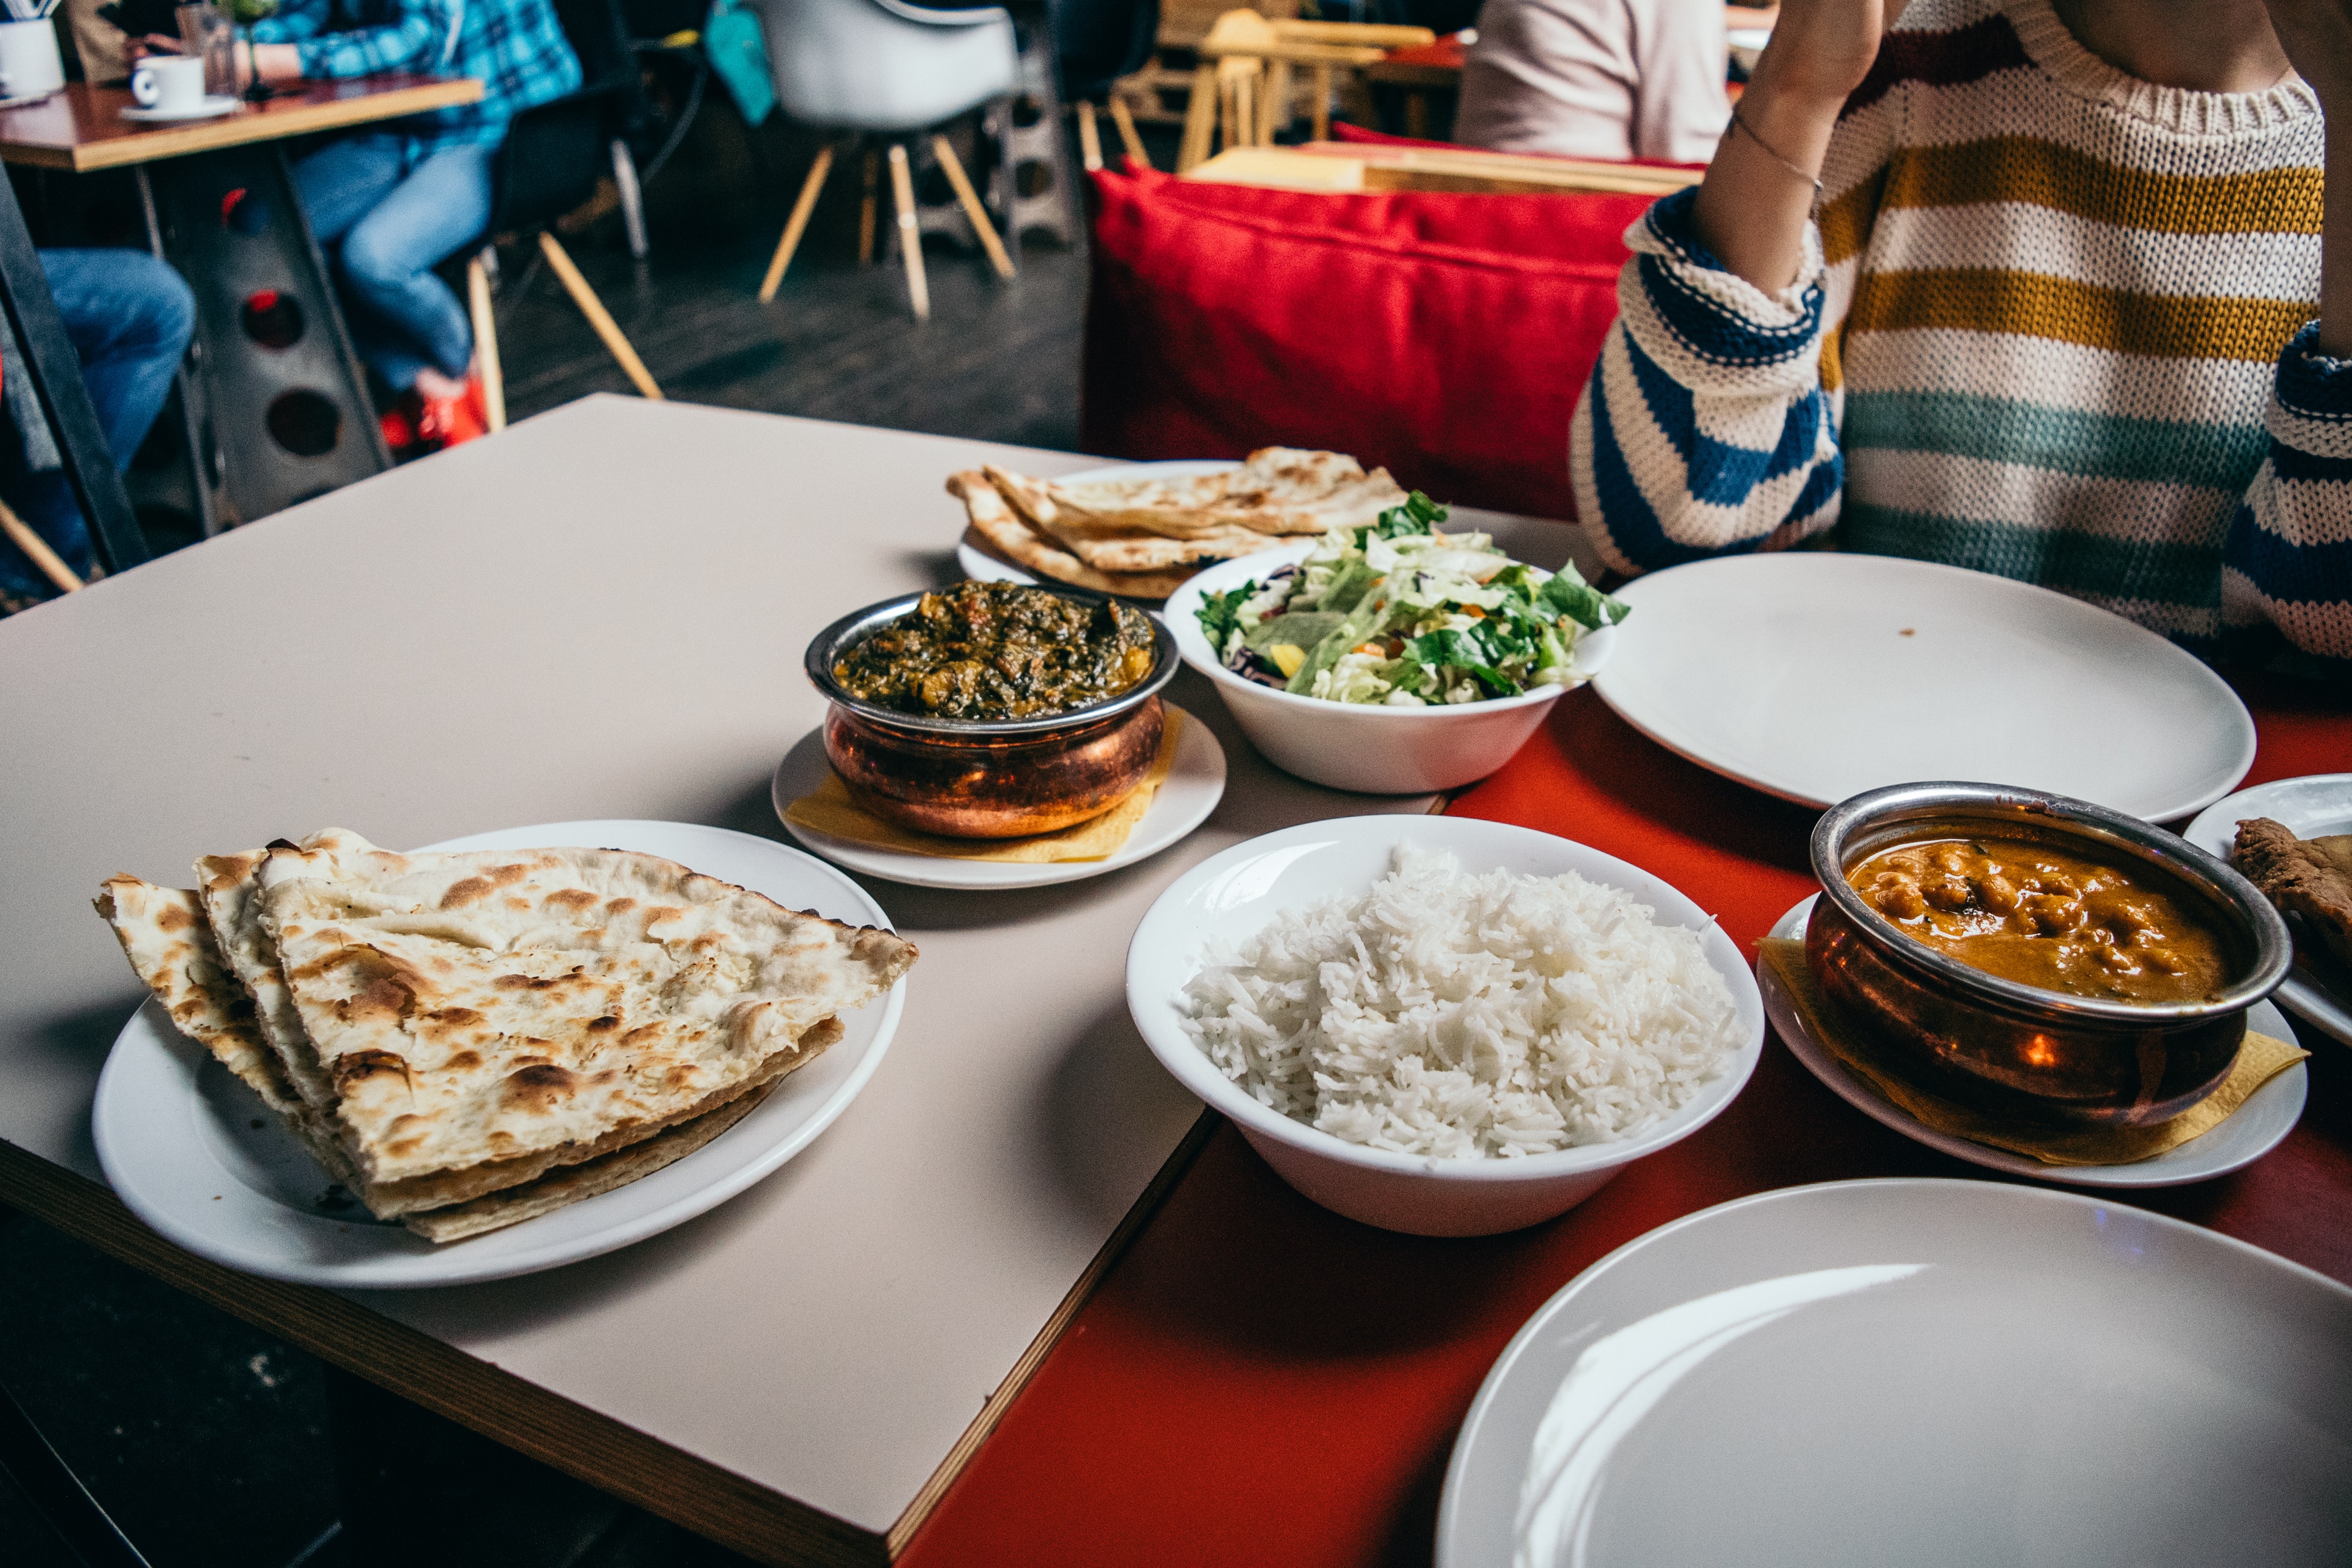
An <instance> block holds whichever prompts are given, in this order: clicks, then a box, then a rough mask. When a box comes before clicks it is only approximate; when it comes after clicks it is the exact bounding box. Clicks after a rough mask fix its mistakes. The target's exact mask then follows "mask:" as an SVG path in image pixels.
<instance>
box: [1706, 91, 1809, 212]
mask: <svg viewBox="0 0 2352 1568" xmlns="http://www.w3.org/2000/svg"><path fill="white" fill-rule="evenodd" d="M1731 123H1732V125H1733V126H1736V127H1738V129H1739V130H1742V131H1745V132H1748V140H1749V141H1750V142H1755V143H1756V145H1758V146H1759V147H1761V148H1763V149H1764V155H1765V156H1766V157H1768V158H1769V159H1771V160H1772V161H1773V162H1774V163H1778V164H1780V167H1782V168H1784V169H1786V170H1788V171H1789V173H1790V174H1794V175H1796V176H1797V178H1799V179H1801V180H1802V181H1804V182H1805V183H1806V184H1809V185H1811V186H1812V187H1813V211H1814V212H1816V213H1818V212H1820V211H1821V207H1822V177H1821V176H1820V175H1819V174H1807V173H1805V171H1804V170H1802V169H1801V168H1799V167H1798V166H1797V165H1796V164H1794V163H1790V161H1789V160H1788V159H1786V158H1783V157H1782V156H1780V150H1779V149H1778V148H1776V147H1774V146H1773V145H1772V143H1770V142H1767V141H1765V140H1764V138H1762V137H1761V136H1759V135H1757V134H1756V127H1754V126H1753V125H1750V124H1748V121H1745V120H1742V119H1741V118H1740V117H1739V106H1738V104H1736V103H1735V104H1733V105H1732V106H1731ZM1724 134H1725V135H1727V136H1728V135H1730V134H1731V132H1730V131H1729V130H1728V129H1727V130H1726V131H1725V132H1724Z"/></svg>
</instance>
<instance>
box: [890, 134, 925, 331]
mask: <svg viewBox="0 0 2352 1568" xmlns="http://www.w3.org/2000/svg"><path fill="white" fill-rule="evenodd" d="M890 195H891V199H892V200H893V201H894V202H895V203H896V204H897V205H898V258H899V259H900V260H901V261H903V262H905V263H906V264H907V293H908V297H909V298H910V299H911V300H913V301H914V306H915V320H917V321H929V320H930V319H931V285H930V280H929V279H927V278H925V277H924V276H923V231H922V230H921V229H919V228H918V227H917V226H915V182H914V178H913V176H912V175H911V174H908V170H907V146H906V143H905V142H891V143H890Z"/></svg>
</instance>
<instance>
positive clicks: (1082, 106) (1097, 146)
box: [1078, 99, 1102, 174]
mask: <svg viewBox="0 0 2352 1568" xmlns="http://www.w3.org/2000/svg"><path fill="white" fill-rule="evenodd" d="M1078 162H1079V163H1083V164H1085V165H1086V170H1087V174H1093V173H1094V172H1095V171H1096V170H1097V169H1099V168H1101V167H1102V132H1100V131H1098V130H1097V129H1096V127H1095V106H1094V105H1093V104H1091V103H1088V102H1087V100H1085V99H1080V100H1078Z"/></svg>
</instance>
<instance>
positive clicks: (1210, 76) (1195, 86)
mask: <svg viewBox="0 0 2352 1568" xmlns="http://www.w3.org/2000/svg"><path fill="white" fill-rule="evenodd" d="M1217 95H1218V88H1217V68H1216V67H1215V66H1213V65H1202V66H1201V67H1199V68H1196V69H1195V70H1194V71H1193V72H1192V97H1191V99H1189V100H1187V101H1186V102H1185V105H1184V140H1183V141H1182V142H1181V143H1180V144H1179V145H1178V147H1177V149H1176V172H1177V173H1178V174H1183V173H1185V172H1186V171H1187V170H1189V169H1191V168H1192V165H1193V164H1195V163H1205V162H1206V161H1207V160H1208V156H1209V151H1210V144H1211V142H1213V140H1214V139H1215V137H1216V134H1217Z"/></svg>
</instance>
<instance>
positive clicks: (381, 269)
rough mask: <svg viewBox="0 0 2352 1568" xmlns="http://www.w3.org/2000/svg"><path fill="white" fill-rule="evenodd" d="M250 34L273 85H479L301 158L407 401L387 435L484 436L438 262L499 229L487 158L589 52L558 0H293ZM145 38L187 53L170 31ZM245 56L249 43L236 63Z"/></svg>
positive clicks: (365, 352)
mask: <svg viewBox="0 0 2352 1568" xmlns="http://www.w3.org/2000/svg"><path fill="white" fill-rule="evenodd" d="M253 37H254V41H255V44H256V47H255V50H254V61H255V66H256V68H257V69H258V70H259V72H260V76H261V79H262V80H264V81H266V82H272V83H282V82H294V81H300V80H306V79H308V80H315V79H340V78H346V77H360V76H373V75H374V74H376V73H377V72H380V71H415V72H420V73H426V74H431V75H436V76H467V77H473V78H475V79H478V80H479V81H480V82H481V83H482V85H483V89H484V91H483V96H482V99H481V100H480V101H479V102H478V103H470V104H465V105H462V106H460V107H457V108H455V109H444V110H435V111H434V112H432V113H429V114H419V115H414V116H412V117H410V118H409V119H406V120H402V121H394V122H393V123H392V124H391V125H390V126H388V127H383V128H375V129H370V130H367V131H362V132H353V133H352V134H350V135H347V136H342V137H340V138H338V139H336V140H334V141H332V142H328V143H327V144H326V145H325V146H324V147H321V148H320V149H319V150H318V151H316V152H314V153H309V154H307V155H306V156H304V157H303V158H302V159H301V160H300V161H299V162H298V163H296V164H295V165H294V184H295V187H296V189H297V191H298V192H299V195H300V196H301V199H302V205H303V207H304V209H305V210H306V211H307V212H308V213H309V214H310V227H311V230H312V232H313V233H315V234H316V235H317V236H318V237H319V241H320V244H321V245H323V246H326V247H328V248H329V249H330V250H331V251H332V252H333V253H334V255H335V273H336V281H337V283H338V285H339V286H340V288H341V292H342V295H343V299H344V302H345V304H346V306H347V308H348V310H349V314H350V316H351V321H352V336H353V337H354V338H355V339H356V340H357V342H358V347H359V349H360V354H361V357H362V359H364V360H365V361H366V362H367V363H368V366H369V368H370V369H372V370H373V371H374V372H375V373H376V374H378V375H380V376H382V377H383V381H384V383H385V384H386V385H388V386H389V387H390V388H391V389H392V390H393V391H394V393H396V394H401V395H403V396H402V406H401V407H399V408H397V409H395V411H394V415H393V416H388V417H387V420H386V434H387V435H388V436H394V435H397V436H404V437H407V436H410V435H411V433H412V432H413V433H414V436H413V438H414V439H415V440H417V441H421V442H422V443H423V444H425V445H428V446H448V445H453V444H454V443H456V442H457V441H461V440H467V439H470V438H471V437H475V436H478V435H480V434H481V433H482V423H481V421H482V404H481V396H482V394H481V384H480V380H479V378H478V375H477V374H476V373H475V369H474V334H473V328H472V325H471V323H470V322H469V321H467V315H466V310H465V307H464V306H463V305H461V304H460V303H459V302H458V300H457V294H456V292H455V291H454V290H452V289H450V287H449V286H448V285H447V284H446V283H445V282H443V281H442V280H441V279H440V277H439V276H438V275H437V274H436V273H435V271H434V270H433V269H434V268H436V266H438V265H439V264H440V263H441V262H443V261H445V260H446V259H447V258H449V257H451V256H454V255H456V254H457V253H458V252H460V251H462V250H466V249H467V248H469V247H472V246H474V245H475V244H476V243H478V241H479V240H480V239H481V237H482V234H483V230H484V229H485V228H487V227H488V224H489V221H490V204H491V200H492V192H491V188H490V176H491V166H492V162H493V160H494V159H495V158H496V156H497V154H498V150H499V145H500V143H502V142H504V141H505V140H506V132H507V122H508V121H509V120H511V119H513V118H514V116H515V115H517V114H519V113H520V112H521V111H522V110H526V109H530V108H531V107H533V106H534V105H537V104H541V103H545V102H547V101H549V100H551V99H556V98H561V97H562V96H563V95H564V94H565V93H568V92H571V91H572V90H574V89H577V88H578V87H579V86H580V61H579V58H577V57H576V56H575V55H574V54H573V53H572V45H571V44H570V42H569V41H567V40H566V39H565V37H564V36H563V29H562V26H560V25H559V24H558V23H557V21H556V16H555V10H554V7H553V6H552V5H551V4H550V0H284V3H283V4H282V5H280V7H279V9H278V14H277V15H276V16H272V17H270V18H268V20H266V21H262V22H258V23H257V24H255V25H254V27H253ZM142 44H143V45H144V46H145V47H148V48H151V49H155V50H160V51H163V52H174V51H176V50H177V49H178V47H179V45H178V42H177V40H174V39H166V38H161V37H149V38H146V39H143V40H142ZM237 58H238V59H239V60H240V61H242V60H244V59H245V58H246V54H245V51H244V50H243V49H242V48H240V49H239V50H238V51H237ZM410 444H411V442H410V441H409V440H396V441H395V442H394V445H395V446H406V445H410Z"/></svg>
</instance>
